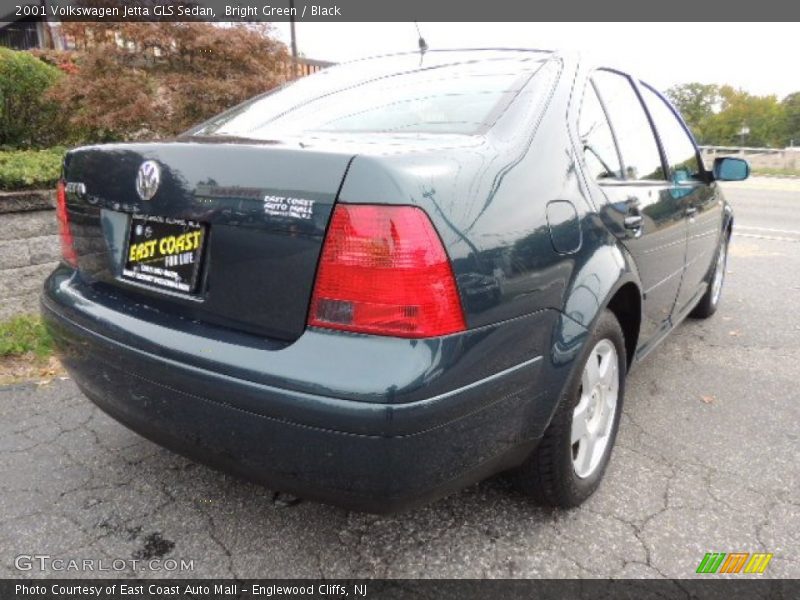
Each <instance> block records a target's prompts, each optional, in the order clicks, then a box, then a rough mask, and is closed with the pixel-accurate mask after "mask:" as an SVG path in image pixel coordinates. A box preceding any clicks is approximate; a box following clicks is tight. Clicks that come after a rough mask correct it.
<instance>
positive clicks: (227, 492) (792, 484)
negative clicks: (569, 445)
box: [0, 179, 800, 578]
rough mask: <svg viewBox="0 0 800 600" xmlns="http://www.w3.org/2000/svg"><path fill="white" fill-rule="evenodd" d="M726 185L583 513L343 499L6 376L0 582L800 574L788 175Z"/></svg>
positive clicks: (799, 308)
mask: <svg viewBox="0 0 800 600" xmlns="http://www.w3.org/2000/svg"><path fill="white" fill-rule="evenodd" d="M726 189H727V192H726V193H727V196H728V198H729V199H730V200H731V202H732V203H733V205H734V208H735V210H736V225H735V234H734V238H733V244H732V247H731V253H730V261H729V266H728V276H727V282H726V286H725V289H724V292H723V298H722V305H721V307H720V310H719V311H718V313H717V314H716V315H715V316H714V317H713V318H712V319H710V320H708V321H687V322H686V323H684V324H682V325H681V326H680V327H678V328H677V330H676V331H675V332H673V334H672V335H671V336H670V337H669V338H668V339H667V340H666V341H665V342H664V343H663V344H662V345H661V346H660V347H659V348H658V349H657V350H655V351H654V352H653V353H652V354H651V355H650V356H649V357H648V358H647V359H646V360H645V361H644V362H643V363H642V364H640V365H639V366H638V367H636V368H635V369H634V371H633V372H632V373H631V374H630V378H629V383H628V390H627V398H626V405H625V410H624V415H623V419H622V422H621V430H620V434H619V438H618V443H617V447H616V449H615V451H614V456H613V459H612V463H611V465H610V467H609V470H608V472H607V474H606V479H605V481H604V483H603V485H602V486H601V487H600V489H599V490H598V492H597V493H596V494H595V495H594V496H593V497H592V498H591V499H590V500H589V501H588V502H587V503H586V504H585V505H584V506H583V507H581V508H579V509H575V510H570V511H558V510H545V509H542V508H538V507H536V506H535V505H534V504H532V503H531V502H530V501H529V500H528V499H527V498H525V497H524V496H522V495H520V494H518V493H516V492H514V491H513V490H512V489H510V487H509V485H508V484H507V483H506V482H505V481H504V480H503V479H502V478H495V479H492V480H490V481H487V482H484V483H482V484H479V485H476V486H473V487H471V488H468V489H466V490H464V491H463V492H461V493H458V494H455V495H452V496H450V497H448V498H445V499H443V500H440V501H438V502H436V503H434V504H432V505H429V506H427V507H425V508H422V509H419V510H415V511H413V512H409V513H404V514H400V515H396V516H391V517H378V516H373V515H367V514H361V513H356V512H348V511H345V510H341V509H338V508H332V507H329V506H325V505H322V504H317V503H313V502H307V501H298V500H296V499H295V498H292V497H289V496H284V495H281V494H275V493H273V492H272V491H270V490H267V489H264V488H262V487H259V486H256V485H253V484H250V483H245V482H242V481H239V480H237V479H235V478H233V477H230V476H227V475H224V474H222V473H219V472H216V471H213V470H211V469H208V468H206V467H204V466H201V465H197V464H195V463H193V462H191V461H189V460H186V459H184V458H181V457H179V456H176V455H174V454H172V453H170V452H168V451H166V450H163V449H161V448H160V447H159V446H156V445H155V444H152V443H150V442H149V441H146V440H144V439H143V438H141V437H139V436H138V435H136V434H134V433H132V432H131V431H129V430H127V429H126V428H125V427H123V426H122V425H119V424H117V423H116V422H115V421H113V420H112V419H110V418H109V417H107V416H105V415H104V414H103V413H102V412H100V411H99V410H98V409H96V408H94V407H93V405H92V404H91V403H90V402H89V401H88V400H86V399H85V398H84V397H83V396H82V395H81V393H80V392H79V391H78V390H77V388H76V387H75V385H74V384H73V383H72V382H71V381H69V380H64V381H54V382H52V383H50V384H48V385H43V386H38V385H36V384H33V383H31V384H20V385H15V386H9V387H5V388H0V482H2V484H1V485H0V577H41V576H43V575H44V576H64V577H79V576H86V575H92V573H91V572H81V571H77V570H66V569H69V567H70V563H69V561H70V560H78V561H83V560H89V561H92V562H91V564H92V565H93V566H94V568H95V573H94V574H95V575H99V576H109V577H111V576H126V577H143V578H150V577H218V576H219V577H231V576H235V577H676V578H683V577H692V576H694V574H695V569H696V568H697V565H698V563H699V562H700V560H701V559H702V558H703V556H704V554H705V553H706V552H726V553H729V552H768V553H773V554H774V558H773V559H772V561H771V562H770V563H769V565H768V568H767V570H766V572H765V573H764V574H763V575H760V576H759V577H781V578H789V577H791V578H800V500H798V497H800V466H799V465H798V457H799V455H800V452H799V451H800V427H798V424H799V423H800V401H799V399H798V394H797V392H798V389H800V385H799V383H800V180H779V179H754V180H751V181H749V182H744V183H742V184H735V185H734V184H728V185H727V188H726ZM35 555H38V556H48V557H49V558H47V559H41V558H32V557H34V556H35ZM19 557H22V558H19ZM54 560H63V561H65V562H63V563H59V562H53V561H54ZM114 561H116V562H114ZM151 561H155V562H151ZM170 561H173V562H170ZM180 561H184V567H185V570H180ZM190 561H192V562H191V563H190ZM15 563H16V564H15ZM42 565H44V566H45V570H44V571H42V570H41V569H40V567H41V566H42ZM18 567H19V568H18ZM29 567H30V568H29ZM159 568H160V569H161V570H157V569H159ZM59 569H61V570H59ZM98 569H105V570H98ZM740 576H741V575H740ZM706 577H708V576H706ZM731 577H736V576H735V575H732V576H731Z"/></svg>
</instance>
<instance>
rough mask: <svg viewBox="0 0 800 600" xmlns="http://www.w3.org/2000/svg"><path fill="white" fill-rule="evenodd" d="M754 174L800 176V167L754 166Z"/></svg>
mask: <svg viewBox="0 0 800 600" xmlns="http://www.w3.org/2000/svg"><path fill="white" fill-rule="evenodd" d="M753 175H771V176H773V177H800V169H772V168H770V167H759V168H755V167H753Z"/></svg>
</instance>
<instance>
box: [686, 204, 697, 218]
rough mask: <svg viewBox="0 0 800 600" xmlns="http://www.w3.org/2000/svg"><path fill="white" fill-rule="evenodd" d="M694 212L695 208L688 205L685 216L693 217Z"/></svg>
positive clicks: (695, 211)
mask: <svg viewBox="0 0 800 600" xmlns="http://www.w3.org/2000/svg"><path fill="white" fill-rule="evenodd" d="M696 214H697V208H696V207H694V206H690V207H689V208H687V209H686V216H687V217H693V216H695V215H696Z"/></svg>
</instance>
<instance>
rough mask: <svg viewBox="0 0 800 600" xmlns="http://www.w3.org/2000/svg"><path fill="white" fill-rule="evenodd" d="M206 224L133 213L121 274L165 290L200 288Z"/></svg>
mask: <svg viewBox="0 0 800 600" xmlns="http://www.w3.org/2000/svg"><path fill="white" fill-rule="evenodd" d="M205 237H206V226H205V225H204V224H202V223H198V222H196V221H185V220H182V219H171V218H168V217H159V216H152V215H150V216H138V215H134V216H133V217H131V225H130V232H129V233H128V248H127V250H126V252H125V266H124V268H123V270H122V278H123V279H128V280H131V281H135V282H137V283H142V284H145V285H149V286H152V287H155V288H159V289H162V290H169V291H173V292H182V293H185V294H193V293H195V291H196V290H197V283H198V278H199V275H200V267H201V264H200V263H201V260H202V258H203V244H204V243H205Z"/></svg>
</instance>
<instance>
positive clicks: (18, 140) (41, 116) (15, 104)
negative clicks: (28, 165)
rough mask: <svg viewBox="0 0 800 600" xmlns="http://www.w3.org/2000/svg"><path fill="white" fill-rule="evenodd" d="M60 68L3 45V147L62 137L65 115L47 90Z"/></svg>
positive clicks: (0, 120)
mask: <svg viewBox="0 0 800 600" xmlns="http://www.w3.org/2000/svg"><path fill="white" fill-rule="evenodd" d="M60 78H61V71H59V70H58V69H57V68H55V67H53V66H51V65H48V64H46V63H44V62H42V61H41V60H39V59H38V58H36V57H35V56H32V55H31V54H29V53H27V52H17V51H14V50H9V49H8V48H0V146H11V147H23V148H24V147H45V146H50V145H52V144H54V143H58V142H59V141H60V139H61V137H62V136H63V116H62V113H61V111H60V107H59V106H58V104H57V103H56V102H55V100H54V98H53V97H52V96H49V95H48V94H47V92H48V90H49V89H50V88H51V87H52V86H53V85H54V84H55V83H56V82H57V81H58V80H59V79H60Z"/></svg>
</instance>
